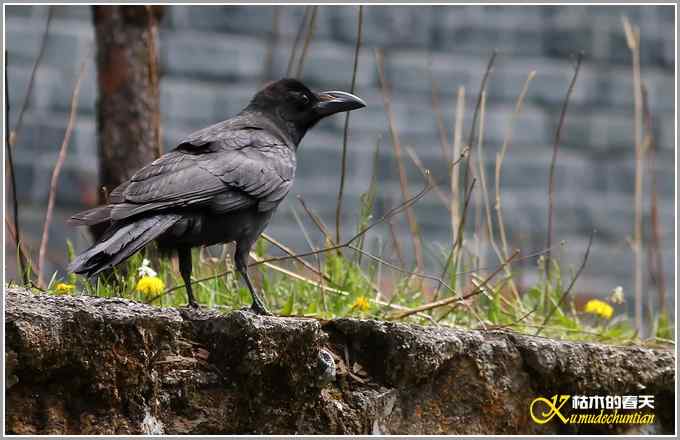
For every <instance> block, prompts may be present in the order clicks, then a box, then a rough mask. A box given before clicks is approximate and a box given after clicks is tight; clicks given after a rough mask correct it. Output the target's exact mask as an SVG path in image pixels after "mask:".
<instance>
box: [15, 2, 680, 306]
mask: <svg viewBox="0 0 680 440" xmlns="http://www.w3.org/2000/svg"><path fill="white" fill-rule="evenodd" d="M54 8H55V15H54V20H53V23H52V26H51V29H50V37H49V41H48V45H47V47H46V53H45V58H44V60H43V63H42V65H41V66H40V70H39V71H38V74H37V76H36V83H35V87H34V90H33V93H32V95H31V96H30V98H29V106H28V111H27V113H26V116H25V121H24V127H23V129H22V130H21V132H20V133H19V144H18V146H17V152H16V162H17V163H16V168H17V180H18V193H19V198H20V200H21V208H22V215H23V217H22V223H23V224H25V229H26V230H27V231H28V232H29V234H30V236H29V237H28V239H27V243H28V244H29V245H30V246H33V247H34V248H37V241H38V240H39V231H40V227H41V224H42V220H43V217H44V205H45V201H46V197H47V188H48V185H49V176H50V173H51V170H52V167H53V165H54V159H55V157H56V154H57V150H58V148H59V145H60V143H61V140H62V138H63V134H64V130H65V127H66V121H67V118H68V107H69V100H70V96H71V92H72V88H73V84H74V81H75V75H76V72H77V69H78V66H79V64H80V62H81V60H82V59H83V58H84V57H85V56H86V55H87V54H88V53H89V51H90V50H91V46H92V45H93V37H94V36H93V30H92V24H91V16H90V9H89V7H86V6H55V7H54ZM274 9H275V7H271V6H204V7H199V6H193V7H189V6H170V7H166V15H165V17H164V19H163V21H162V28H161V32H160V43H159V50H160V56H161V74H162V80H161V107H162V112H163V114H162V123H163V127H162V129H163V139H164V143H165V148H166V149H170V148H172V146H173V144H174V143H175V142H176V141H177V140H178V139H179V138H181V137H182V136H184V135H185V134H187V133H188V132H190V131H193V130H195V129H198V128H201V127H203V126H206V125H208V124H211V123H214V122H217V121H220V120H222V119H225V118H227V117H229V116H232V115H234V114H235V113H236V112H238V111H239V110H240V109H241V108H242V107H243V106H244V105H245V104H246V103H247V102H248V100H249V98H250V97H251V96H252V94H253V93H254V92H255V91H256V90H257V89H258V88H259V87H260V86H261V84H262V83H263V81H264V80H265V79H267V78H265V75H266V72H265V59H266V58H267V56H268V54H269V53H270V51H271V53H272V64H273V65H272V68H273V72H274V76H275V77H280V76H282V75H283V74H284V73H285V70H286V66H287V64H288V59H289V55H290V50H291V46H292V43H293V40H294V38H295V35H296V33H297V30H298V26H299V23H300V21H301V19H302V17H303V14H304V7H302V6H281V7H278V13H276V15H277V16H278V35H277V36H276V37H275V38H274V37H273V35H272V28H273V27H272V25H273V20H274V16H275V11H274ZM6 11H7V22H6V25H7V26H6V29H7V49H8V56H9V66H8V74H9V84H10V105H11V115H10V116H11V123H12V124H13V123H14V121H16V118H17V112H18V108H19V106H20V104H21V102H22V100H23V95H24V92H25V89H26V83H27V79H28V76H29V74H30V71H31V66H32V63H33V61H34V59H35V56H36V53H37V51H38V45H39V42H40V38H41V36H42V31H43V29H44V24H45V18H46V7H45V6H10V7H7V9H6ZM624 15H625V16H627V17H629V18H630V19H631V21H632V22H633V23H636V24H638V25H640V29H641V37H642V63H643V65H642V73H643V80H644V81H645V84H646V86H647V88H648V92H649V102H650V109H651V112H652V115H653V123H654V133H653V134H654V137H655V140H656V143H657V144H658V147H659V149H658V152H657V161H656V169H655V170H654V172H655V173H656V176H657V182H658V187H659V202H660V205H659V212H660V214H661V226H662V232H663V237H662V241H663V255H664V264H665V269H666V272H667V276H668V278H669V280H668V283H669V284H668V285H669V286H672V285H673V280H674V276H675V271H674V268H673V248H672V243H673V242H674V238H675V236H674V197H675V192H674V178H675V170H674V157H675V148H676V143H675V138H674V110H675V107H674V97H675V80H674V75H673V69H674V65H675V52H674V43H675V42H674V28H675V22H674V19H675V18H674V10H673V8H672V7H671V6H630V7H620V6H592V7H590V6H541V7H537V6H521V7H520V6H484V7H482V6H432V7H407V6H399V7H384V6H367V7H366V8H365V17H364V25H365V27H364V47H363V49H362V53H361V57H360V61H359V69H358V73H357V93H358V94H359V95H361V96H362V97H364V98H365V99H366V101H367V102H368V104H369V105H368V108H366V109H364V110H362V111H361V112H357V113H355V114H353V115H352V117H351V135H350V145H349V158H348V160H349V179H348V191H347V199H346V200H347V201H346V203H345V211H344V212H345V221H346V223H347V225H348V226H347V231H348V232H347V233H349V231H350V230H353V228H354V223H355V217H356V213H357V210H358V202H357V201H358V196H359V194H360V193H361V192H363V191H365V189H366V187H367V186H368V182H369V179H370V176H371V172H372V163H371V160H372V156H373V151H374V148H375V145H376V142H377V141H378V139H379V138H381V139H382V141H381V152H380V156H379V157H380V163H379V164H378V177H379V185H380V189H379V197H378V200H377V205H376V208H377V210H378V213H380V212H381V211H384V210H385V209H388V208H389V207H390V206H394V205H395V204H397V203H398V202H399V200H400V198H401V195H400V192H399V184H398V173H397V168H396V162H395V160H394V154H393V147H392V143H391V138H390V135H389V129H388V121H387V117H386V114H385V111H384V107H383V99H382V94H381V90H380V85H379V81H378V74H377V69H376V62H375V56H374V49H376V48H380V49H382V50H383V51H384V56H385V70H386V75H387V79H388V82H389V86H390V90H391V94H392V103H391V104H392V110H393V113H394V122H395V126H396V128H397V129H398V131H399V134H400V138H401V142H402V145H403V146H410V147H412V148H413V149H414V150H415V151H416V152H417V154H418V156H419V157H420V159H421V160H422V162H423V163H424V164H425V166H426V167H428V168H429V169H431V171H432V173H433V175H434V176H435V177H436V178H437V179H440V180H446V177H445V174H446V165H445V163H444V162H443V161H442V158H441V147H440V141H439V132H438V128H437V123H436V117H435V114H434V112H433V110H432V103H431V102H432V101H431V81H430V75H431V76H432V77H433V78H434V79H435V80H436V82H437V84H438V87H439V92H440V102H441V109H442V114H443V115H444V118H445V123H446V127H447V136H448V137H449V139H451V136H452V130H453V121H454V109H455V100H456V93H457V90H458V88H459V87H461V86H462V87H465V91H466V98H467V99H466V113H465V118H464V121H465V130H464V137H465V138H466V137H467V133H468V130H469V128H470V125H471V122H472V109H473V106H474V102H475V100H476V97H477V92H478V88H479V84H480V81H481V77H482V75H483V72H484V69H485V66H486V63H487V61H488V58H489V56H490V54H491V52H492V50H493V49H498V50H499V55H498V58H497V62H496V65H495V68H494V71H493V72H492V74H491V77H490V80H489V86H488V96H487V98H488V99H487V109H486V120H485V134H484V138H485V144H484V155H485V159H486V161H485V170H486V176H487V179H488V182H487V184H488V186H489V188H490V189H492V188H493V178H494V177H493V175H494V160H495V156H496V153H497V152H498V151H499V149H500V146H501V144H502V142H503V139H504V136H505V133H506V127H507V124H508V121H509V119H510V116H511V114H512V112H513V109H514V105H515V100H516V99H517V96H518V94H519V92H520V90H521V87H522V85H523V83H524V81H525V79H526V77H527V74H528V73H529V71H531V70H536V72H537V73H536V77H535V79H534V80H533V81H532V83H531V86H530V89H529V93H528V95H527V99H526V102H525V105H524V109H523V112H522V114H521V115H520V116H519V118H518V119H517V121H516V124H515V126H514V132H513V133H514V134H513V140H512V143H511V145H510V147H509V150H508V154H507V157H506V159H505V162H504V166H503V175H502V187H503V209H504V217H505V220H506V228H507V231H508V233H509V235H510V237H509V238H510V241H511V243H512V245H513V246H518V247H521V248H522V249H523V250H524V251H525V252H527V253H528V252H531V251H536V250H538V249H541V248H542V247H543V245H544V241H545V230H546V215H547V179H548V166H549V161H550V157H551V154H552V142H553V138H554V132H555V129H556V126H557V121H558V118H559V112H560V107H561V103H562V100H563V99H564V94H565V92H566V90H567V86H568V83H569V80H570V78H571V74H572V72H573V70H572V69H573V61H572V59H571V54H573V53H575V52H576V51H580V50H582V51H584V52H585V59H584V63H583V68H582V70H581V73H580V76H579V80H578V82H577V85H576V88H575V90H574V94H573V97H572V101H571V104H570V109H569V113H568V116H567V119H566V124H565V127H564V131H563V138H562V144H561V149H560V153H559V159H558V164H557V169H556V183H557V190H556V195H555V201H556V205H555V240H556V241H558V240H564V241H565V242H566V244H565V250H564V251H563V252H562V255H563V259H564V262H565V267H568V266H569V265H571V266H575V265H577V264H578V263H579V259H580V256H581V254H582V251H583V249H584V247H585V243H586V240H587V235H588V233H589V231H590V230H591V229H592V228H596V229H597V230H598V235H597V238H596V242H595V245H594V247H593V252H592V256H591V260H590V263H589V266H588V268H587V270H586V273H585V274H584V278H583V280H581V281H580V282H579V285H578V286H577V288H578V290H579V291H581V292H587V293H595V294H598V293H599V294H604V293H606V292H608V290H609V289H611V288H613V287H616V286H617V285H622V286H623V287H624V289H625V290H626V292H627V293H628V294H632V277H631V273H632V253H631V250H630V248H629V246H628V245H627V239H628V238H629V237H630V236H631V234H632V231H633V216H634V213H633V208H632V207H633V189H634V176H635V171H634V169H635V162H634V150H633V125H632V124H633V122H632V121H633V114H632V110H633V100H632V99H633V98H632V96H633V93H632V91H633V89H632V87H633V86H632V76H631V56H630V53H629V51H628V49H627V47H626V45H625V38H624V34H623V30H622V26H621V16H624ZM356 17H357V8H356V7H353V6H322V7H319V10H318V15H317V19H316V31H315V36H314V38H313V40H312V41H311V44H310V47H309V51H308V54H307V58H306V63H305V65H304V71H303V79H304V80H305V81H306V82H308V83H309V85H310V86H312V87H313V88H317V89H321V88H326V89H337V88H340V89H347V88H349V84H350V79H351V73H352V57H353V50H354V39H355V36H356ZM95 103H96V72H95V69H94V66H93V63H92V62H90V63H89V65H88V69H87V74H86V77H85V80H84V83H83V86H82V90H81V97H80V102H79V112H78V122H77V124H76V127H75V131H74V134H73V137H72V140H71V143H70V145H69V156H68V159H67V161H66V164H65V167H64V170H63V172H62V175H61V184H60V188H59V193H58V198H57V213H56V217H55V221H54V224H53V230H52V240H51V244H52V246H51V250H50V254H51V257H50V261H51V262H52V263H53V265H52V266H51V269H52V268H59V267H61V266H62V265H63V262H64V259H65V255H64V241H65V239H66V238H70V239H72V240H75V242H76V244H77V246H78V247H79V248H82V247H84V246H85V245H86V244H87V242H88V239H87V237H86V236H85V234H84V233H83V231H75V230H73V229H71V228H69V227H68V226H66V225H65V224H64V221H65V219H66V218H67V217H68V215H69V214H70V213H72V212H74V211H77V210H79V209H82V208H84V207H85V206H89V205H91V204H92V203H93V202H94V200H95V190H94V187H95V185H96V182H97V158H96V127H95ZM343 123H344V118H343V117H335V118H332V119H330V120H327V121H324V122H322V123H321V124H320V125H319V127H318V128H316V129H315V130H314V131H313V132H311V133H310V134H309V135H308V137H307V138H306V139H305V141H304V142H303V144H302V147H301V150H300V156H299V157H300V160H299V164H300V168H299V170H298V177H297V181H296V184H295V186H294V189H293V192H292V194H291V196H293V197H290V198H289V200H288V201H287V202H286V203H285V204H284V205H283V206H282V209H281V212H279V213H278V214H277V216H276V217H275V220H274V221H273V223H272V225H271V226H270V228H269V231H270V232H271V233H272V234H273V235H275V236H277V237H280V238H281V239H282V240H283V241H286V242H288V243H290V244H291V245H293V246H294V247H297V248H300V249H305V248H306V243H305V241H304V240H303V238H302V234H301V233H300V231H299V228H298V226H297V225H296V223H295V221H294V219H293V216H292V215H291V212H290V210H291V208H295V209H297V210H298V211H300V208H299V204H298V202H297V200H295V197H294V196H295V195H297V194H300V195H302V196H303V197H304V199H305V200H306V201H307V202H308V203H309V204H310V205H311V206H312V207H314V209H315V210H316V211H317V212H318V213H319V214H320V215H321V216H322V217H323V218H324V219H325V220H326V222H328V223H329V224H333V221H334V220H333V218H334V209H335V194H336V188H337V182H338V181H339V164H338V161H339V159H340V148H341V145H342V138H341V134H342V127H343ZM405 160H406V166H407V170H408V177H409V179H410V184H411V187H412V192H416V191H417V190H418V189H419V188H420V187H421V185H422V177H421V175H420V173H419V171H418V170H417V169H416V168H415V167H414V166H413V165H412V164H411V163H410V160H409V159H408V158H407V157H405ZM649 183H650V180H649V178H647V179H646V180H645V187H646V188H649ZM444 189H445V190H446V187H445V188H444ZM491 196H492V198H493V193H492V194H491ZM648 200H649V198H648V197H646V199H645V206H647V207H648V203H649V202H648ZM416 212H417V216H418V218H419V221H420V223H421V229H422V231H423V236H424V240H425V242H426V243H427V247H428V261H429V264H430V267H431V268H432V269H434V268H436V267H438V265H437V264H436V261H435V260H436V257H435V254H437V252H439V251H437V249H440V248H444V249H445V248H446V246H447V243H448V242H449V240H450V234H451V232H450V226H449V225H450V222H449V219H448V215H447V212H446V210H445V209H444V207H443V206H442V205H441V202H440V201H439V200H438V199H437V197H436V196H434V195H428V196H427V197H426V198H425V199H424V200H423V201H422V202H421V204H420V205H419V206H418V208H417V210H416ZM645 221H646V222H648V221H649V215H648V213H646V214H645ZM396 226H397V229H398V231H400V233H401V234H404V240H403V246H404V247H405V248H406V249H407V250H408V248H409V245H410V240H408V239H407V237H406V235H405V234H406V231H407V229H406V225H405V222H404V221H403V219H399V220H398V221H397V225H396ZM310 227H312V226H311V225H310ZM380 235H382V238H383V239H388V235H387V231H386V230H384V229H382V230H377V231H376V232H375V233H374V234H373V236H372V237H373V239H375V238H376V237H378V236H380ZM373 239H372V240H370V241H371V242H373V241H374V240H373ZM8 251H9V253H8V256H11V249H9V250H8ZM489 255H491V254H489ZM487 260H488V261H490V262H494V260H493V258H492V257H491V256H489V257H488V258H487ZM13 261H14V258H13V257H10V258H8V263H9V266H8V269H9V275H10V277H12V276H13V275H12V273H13V270H14V269H13ZM523 266H524V268H525V269H526V270H527V276H526V277H525V279H527V280H530V279H532V276H534V275H532V274H535V271H532V269H533V268H535V260H531V261H526V262H524V263H523ZM647 286H648V287H650V288H651V286H649V285H648V283H647ZM650 291H651V290H650ZM672 293H673V292H669V295H672Z"/></svg>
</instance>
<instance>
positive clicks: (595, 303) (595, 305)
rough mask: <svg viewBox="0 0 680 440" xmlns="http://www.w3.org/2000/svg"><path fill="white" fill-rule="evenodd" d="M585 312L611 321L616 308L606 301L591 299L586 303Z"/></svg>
mask: <svg viewBox="0 0 680 440" xmlns="http://www.w3.org/2000/svg"><path fill="white" fill-rule="evenodd" d="M585 312H586V313H591V314H593V315H598V316H601V317H603V318H604V319H610V318H611V317H612V315H613V314H614V308H613V307H612V306H611V305H609V303H607V302H605V301H601V300H599V299H591V300H590V301H588V302H587V303H586V309H585Z"/></svg>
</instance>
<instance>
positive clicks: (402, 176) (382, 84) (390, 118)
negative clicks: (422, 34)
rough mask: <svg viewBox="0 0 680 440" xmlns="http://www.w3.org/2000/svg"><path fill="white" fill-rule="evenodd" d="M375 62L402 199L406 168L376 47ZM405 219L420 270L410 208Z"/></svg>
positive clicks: (405, 196) (420, 258)
mask: <svg viewBox="0 0 680 440" xmlns="http://www.w3.org/2000/svg"><path fill="white" fill-rule="evenodd" d="M375 58H376V63H377V65H378V78H379V80H380V88H381V90H382V95H383V102H384V106H385V113H387V120H388V123H389V128H390V135H391V137H392V146H393V147H394V155H395V158H396V161H397V166H398V168H399V186H400V189H401V195H402V198H403V200H404V201H406V200H408V199H409V198H410V195H409V190H408V177H407V175H406V168H405V167H404V161H403V160H402V154H401V141H400V140H399V134H398V133H397V129H396V126H395V123H394V115H393V114H392V106H391V97H390V92H389V89H388V86H387V82H386V80H385V69H384V60H383V54H382V51H380V50H378V49H376V51H375ZM406 219H407V221H408V225H409V230H410V232H411V240H412V241H413V252H414V254H415V257H416V266H417V267H418V270H421V269H422V268H423V265H424V260H423V250H422V247H423V246H422V243H421V241H420V233H419V231H418V223H417V222H416V218H415V214H414V213H413V211H412V210H411V209H410V208H407V209H406Z"/></svg>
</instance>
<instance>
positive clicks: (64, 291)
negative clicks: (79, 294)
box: [54, 283, 76, 295]
mask: <svg viewBox="0 0 680 440" xmlns="http://www.w3.org/2000/svg"><path fill="white" fill-rule="evenodd" d="M75 288H76V286H74V285H73V284H66V283H58V284H57V285H56V286H54V291H55V292H56V293H57V294H58V295H68V294H69V293H71V292H73V290H74V289H75Z"/></svg>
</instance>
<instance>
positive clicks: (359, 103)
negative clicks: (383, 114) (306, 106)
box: [315, 90, 366, 116]
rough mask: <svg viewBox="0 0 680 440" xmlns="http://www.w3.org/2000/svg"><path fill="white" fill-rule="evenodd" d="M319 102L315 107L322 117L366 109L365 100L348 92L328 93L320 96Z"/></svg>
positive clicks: (322, 93)
mask: <svg viewBox="0 0 680 440" xmlns="http://www.w3.org/2000/svg"><path fill="white" fill-rule="evenodd" d="M317 96H318V98H319V102H318V103H317V104H316V105H315V108H316V112H317V113H318V114H319V115H320V116H328V115H332V114H333V113H338V112H348V111H350V110H356V109H358V108H362V107H366V103H365V102H364V100H363V99H361V98H359V97H358V96H356V95H352V94H351V93H347V92H337V91H334V90H333V91H328V92H321V93H319V94H318V95H317Z"/></svg>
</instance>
